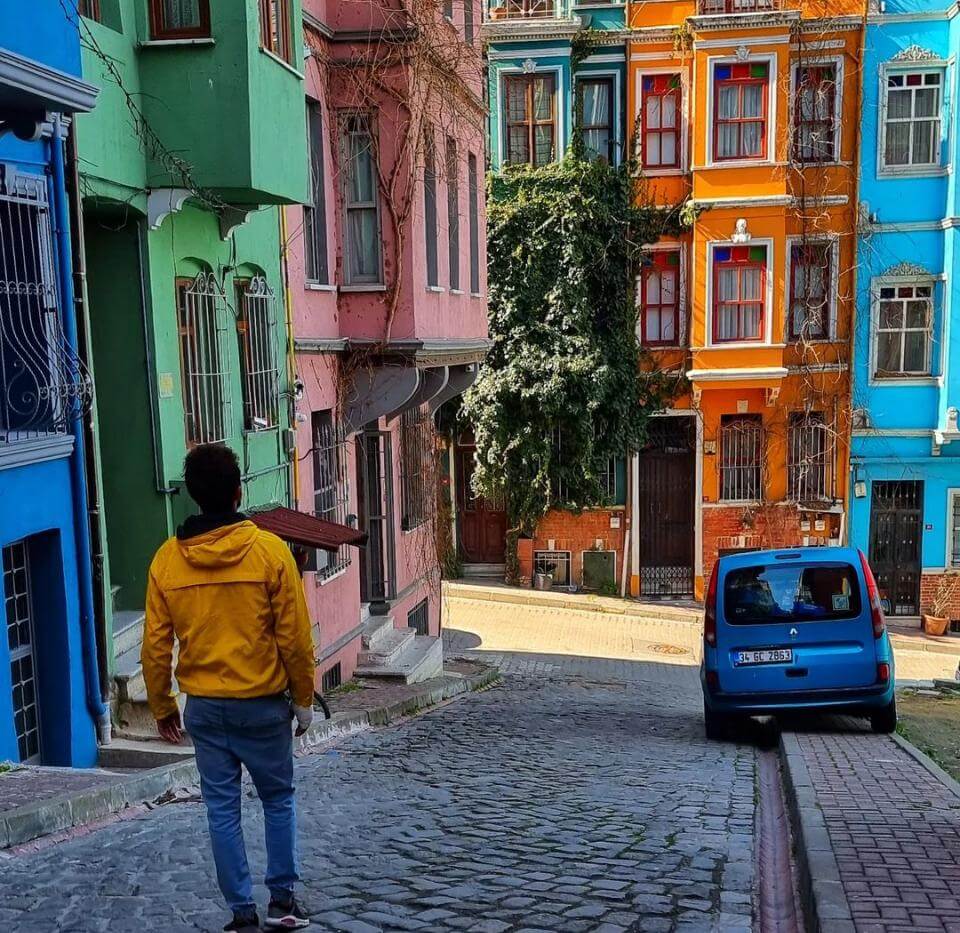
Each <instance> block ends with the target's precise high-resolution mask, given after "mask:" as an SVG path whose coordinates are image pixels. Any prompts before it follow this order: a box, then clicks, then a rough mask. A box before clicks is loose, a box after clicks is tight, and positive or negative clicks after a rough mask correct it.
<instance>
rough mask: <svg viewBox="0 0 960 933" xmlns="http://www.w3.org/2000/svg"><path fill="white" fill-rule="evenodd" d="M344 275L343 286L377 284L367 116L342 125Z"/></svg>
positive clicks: (377, 248) (373, 180)
mask: <svg viewBox="0 0 960 933" xmlns="http://www.w3.org/2000/svg"><path fill="white" fill-rule="evenodd" d="M343 153H344V189H345V190H344V210H345V213H346V218H345V224H344V227H345V229H346V235H345V237H344V244H343V248H344V253H345V254H346V255H345V257H344V271H345V279H346V284H347V285H363V284H377V283H379V282H380V217H379V210H378V203H379V198H378V197H377V168H376V161H375V154H374V149H373V134H372V127H371V122H370V117H369V116H368V115H367V114H355V115H352V116H348V117H347V118H346V119H345V120H344V122H343Z"/></svg>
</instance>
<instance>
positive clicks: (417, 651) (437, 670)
mask: <svg viewBox="0 0 960 933" xmlns="http://www.w3.org/2000/svg"><path fill="white" fill-rule="evenodd" d="M442 673H443V642H442V640H441V639H439V638H437V637H436V636H434V635H417V636H416V637H415V638H414V639H413V640H412V641H410V642H408V644H407V646H406V647H405V648H404V650H403V651H402V652H401V654H400V656H399V657H398V658H397V659H396V660H395V661H394V662H392V663H391V664H389V665H386V664H383V665H369V666H361V667H358V668H357V669H356V671H355V672H354V674H355V675H356V676H357V677H368V678H371V679H373V678H376V679H379V680H388V681H395V682H397V683H404V684H416V683H420V682H421V681H424V680H431V679H432V678H434V677H439V676H440V675H441V674H442Z"/></svg>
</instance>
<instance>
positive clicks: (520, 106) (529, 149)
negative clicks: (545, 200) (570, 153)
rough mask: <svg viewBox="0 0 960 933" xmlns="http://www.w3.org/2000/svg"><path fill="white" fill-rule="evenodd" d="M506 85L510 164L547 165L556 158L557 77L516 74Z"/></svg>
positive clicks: (508, 78)
mask: <svg viewBox="0 0 960 933" xmlns="http://www.w3.org/2000/svg"><path fill="white" fill-rule="evenodd" d="M504 81H505V85H506V98H507V99H506V105H505V106H504V108H503V110H504V113H505V114H506V137H507V161H508V162H528V163H530V164H531V165H546V164H547V163H548V162H552V161H553V160H554V157H555V150H556V146H555V141H554V140H555V137H556V104H555V100H554V98H555V95H556V77H555V76H554V75H552V74H549V75H517V76H511V77H507V78H505V79H504Z"/></svg>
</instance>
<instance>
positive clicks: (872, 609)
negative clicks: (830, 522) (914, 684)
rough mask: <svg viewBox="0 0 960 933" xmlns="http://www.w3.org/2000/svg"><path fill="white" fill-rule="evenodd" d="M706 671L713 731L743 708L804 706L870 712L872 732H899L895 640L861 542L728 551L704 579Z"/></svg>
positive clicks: (706, 711) (715, 734) (706, 705)
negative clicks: (857, 544)
mask: <svg viewBox="0 0 960 933" xmlns="http://www.w3.org/2000/svg"><path fill="white" fill-rule="evenodd" d="M700 681H701V684H702V686H703V716H704V722H705V726H706V732H707V737H708V738H721V737H722V736H723V735H724V734H725V733H726V732H727V728H728V726H730V725H731V724H732V722H733V721H734V720H735V719H736V718H737V717H738V716H760V715H774V714H777V713H785V712H795V711H797V710H818V711H833V712H843V713H848V714H851V715H859V716H866V717H869V719H870V723H871V726H872V727H873V730H874V731H875V732H893V730H894V729H895V728H896V725H897V705H896V698H895V696H894V689H893V688H894V670H893V650H892V648H891V646H890V639H889V637H888V635H887V631H886V625H885V624H884V617H883V608H882V606H881V603H880V594H879V592H878V590H877V583H876V581H875V580H874V577H873V573H872V572H871V570H870V565H869V564H868V563H867V559H866V557H865V556H864V555H863V552H862V551H857V550H855V549H853V548H824V547H819V548H797V549H795V550H792V551H788V550H781V551H752V552H746V553H742V554H733V555H728V556H726V557H721V558H720V559H719V560H718V561H717V563H716V564H715V565H714V567H713V574H712V575H711V577H710V583H709V585H708V587H707V598H706V604H705V608H704V625H703V664H702V666H701V668H700Z"/></svg>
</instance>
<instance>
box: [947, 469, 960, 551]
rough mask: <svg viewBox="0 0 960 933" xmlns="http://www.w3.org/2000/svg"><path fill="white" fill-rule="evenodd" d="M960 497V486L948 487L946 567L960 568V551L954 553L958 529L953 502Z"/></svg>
mask: <svg viewBox="0 0 960 933" xmlns="http://www.w3.org/2000/svg"><path fill="white" fill-rule="evenodd" d="M958 498H960V488H957V487H950V488H948V489H947V540H946V541H945V542H944V552H943V560H944V569H945V570H960V551H958V552H956V553H954V550H953V535H954V531H956V525H955V524H954V514H953V503H954V500H956V499H958Z"/></svg>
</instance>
